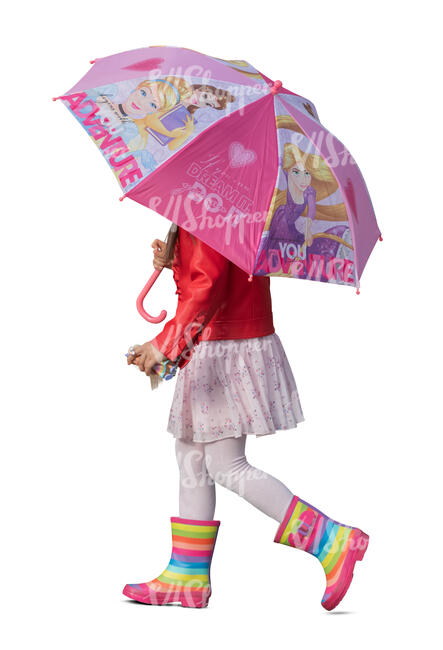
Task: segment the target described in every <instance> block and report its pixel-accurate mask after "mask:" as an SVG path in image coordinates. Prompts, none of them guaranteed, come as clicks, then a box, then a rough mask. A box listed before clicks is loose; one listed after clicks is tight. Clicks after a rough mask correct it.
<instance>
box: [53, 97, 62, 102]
mask: <svg viewBox="0 0 443 650" xmlns="http://www.w3.org/2000/svg"><path fill="white" fill-rule="evenodd" d="M57 99H60V97H53V98H52V101H53V102H56V101H57Z"/></svg>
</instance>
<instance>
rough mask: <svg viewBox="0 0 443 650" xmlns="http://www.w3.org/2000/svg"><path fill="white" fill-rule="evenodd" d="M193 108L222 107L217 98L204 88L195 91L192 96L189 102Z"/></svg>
mask: <svg viewBox="0 0 443 650" xmlns="http://www.w3.org/2000/svg"><path fill="white" fill-rule="evenodd" d="M189 103H190V104H192V105H193V106H198V107H199V108H205V107H208V106H209V107H210V108H219V107H220V106H221V104H220V102H219V101H218V99H217V97H216V96H215V94H214V93H213V92H211V91H210V90H205V89H204V88H203V87H202V88H199V89H198V90H195V91H194V92H193V94H192V97H191V98H190V101H189Z"/></svg>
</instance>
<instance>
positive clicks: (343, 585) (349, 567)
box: [322, 531, 369, 612]
mask: <svg viewBox="0 0 443 650" xmlns="http://www.w3.org/2000/svg"><path fill="white" fill-rule="evenodd" d="M360 533H361V534H360V535H359V536H358V538H357V542H358V546H359V547H360V546H363V548H357V549H355V550H352V551H350V553H349V555H348V556H347V557H346V559H345V563H344V566H343V569H342V572H344V575H343V577H341V576H340V586H339V588H338V590H337V592H335V593H333V594H332V596H331V597H330V598H328V599H327V600H326V601H325V602H324V603H323V602H322V607H324V608H325V609H326V610H327V611H328V612H330V611H331V610H333V609H334V608H335V607H337V605H338V604H339V603H340V602H341V601H342V600H343V598H344V597H345V595H346V592H347V591H348V589H349V587H350V586H351V582H352V579H353V577H354V567H355V563H356V562H361V560H363V558H364V556H365V553H366V550H367V548H368V545H369V535H366V533H364V532H363V531H360ZM362 540H363V541H362Z"/></svg>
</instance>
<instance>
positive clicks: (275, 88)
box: [270, 79, 283, 95]
mask: <svg viewBox="0 0 443 650" xmlns="http://www.w3.org/2000/svg"><path fill="white" fill-rule="evenodd" d="M282 85H283V84H282V82H281V81H280V79H277V81H274V85H273V86H271V88H270V92H271V94H272V95H275V94H276V93H278V91H279V90H280V88H281V87H282Z"/></svg>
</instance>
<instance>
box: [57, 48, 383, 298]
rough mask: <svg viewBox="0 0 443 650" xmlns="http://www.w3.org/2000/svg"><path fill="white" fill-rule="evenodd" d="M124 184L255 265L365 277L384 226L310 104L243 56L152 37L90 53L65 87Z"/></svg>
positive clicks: (338, 279)
mask: <svg viewBox="0 0 443 650" xmlns="http://www.w3.org/2000/svg"><path fill="white" fill-rule="evenodd" d="M58 99H61V100H62V101H63V103H64V104H65V105H66V106H67V108H68V109H69V110H70V112H71V113H72V114H73V115H74V116H75V117H76V119H77V120H78V121H79V122H80V124H81V125H82V126H83V128H84V129H85V130H86V131H87V133H88V134H89V136H90V137H91V139H92V141H93V142H94V143H95V144H96V145H97V147H98V148H99V150H100V151H101V153H102V154H103V156H104V157H105V159H106V161H107V162H108V164H109V165H110V167H111V169H112V171H113V173H114V175H115V177H116V179H117V180H118V182H119V184H120V186H121V188H122V190H123V193H124V195H123V197H122V198H124V197H129V198H131V199H133V200H134V201H137V202H138V203H141V204H142V205H144V206H146V207H148V208H151V209H153V210H155V211H156V212H158V213H160V214H162V215H164V216H165V217H166V218H167V219H169V220H170V221H172V222H174V223H176V224H178V225H179V226H180V227H183V228H185V229H186V230H188V231H190V232H192V233H193V234H194V235H195V236H197V237H198V238H199V239H201V240H202V241H204V242H205V243H207V244H208V245H209V246H211V247H212V248H214V249H216V250H217V251H219V252H220V253H222V254H223V255H224V256H225V257H227V258H228V259H229V260H231V261H232V262H233V263H234V264H236V265H237V266H239V267H240V268H242V269H243V270H244V271H246V272H247V273H249V274H251V275H271V276H283V277H290V278H303V279H309V280H314V281H320V282H330V283H338V284H344V285H350V286H356V287H357V288H358V287H359V283H360V277H361V275H362V272H363V269H364V267H365V265H366V262H367V260H368V257H369V255H370V253H371V251H372V249H373V247H374V244H375V242H376V241H377V238H378V237H379V236H380V231H379V228H378V226H377V222H376V218H375V215H374V210H373V207H372V203H371V199H370V197H369V194H368V191H367V188H366V185H365V182H364V179H363V177H362V175H361V172H360V170H359V168H358V166H357V165H356V163H355V160H354V159H353V157H352V156H351V154H350V153H349V151H348V150H347V149H346V148H345V147H344V145H343V144H342V143H341V142H340V141H339V140H338V139H337V138H336V137H335V136H333V135H332V133H330V132H329V131H328V130H327V129H325V128H324V127H323V126H322V124H321V123H320V121H319V118H318V115H317V111H316V109H315V106H314V104H313V103H312V102H311V101H309V100H308V99H306V98H304V97H301V96H300V95H297V94H296V93H293V92H291V91H290V90H287V89H286V88H284V87H283V85H282V83H281V82H280V81H275V82H273V81H271V80H270V79H269V78H268V77H266V76H265V75H264V74H262V73H260V72H258V71H257V70H256V69H255V68H253V67H252V66H251V65H249V64H248V63H247V62H246V61H225V60H222V59H217V58H213V57H210V56H206V55H203V54H200V53H199V52H195V51H194V50H189V49H185V48H175V47H148V48H143V49H137V50H131V51H128V52H122V53H120V54H115V55H113V56H109V57H105V58H101V59H96V61H95V62H93V66H92V67H91V68H90V70H89V71H88V72H87V74H86V75H85V76H84V77H83V78H82V79H81V80H80V81H79V82H78V83H77V84H76V85H75V86H74V87H73V88H71V89H70V90H69V91H68V92H67V93H65V94H64V95H63V96H61V97H60V98H58Z"/></svg>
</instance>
